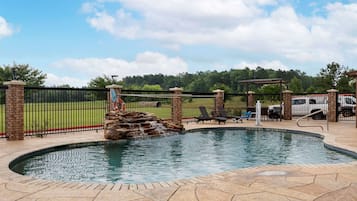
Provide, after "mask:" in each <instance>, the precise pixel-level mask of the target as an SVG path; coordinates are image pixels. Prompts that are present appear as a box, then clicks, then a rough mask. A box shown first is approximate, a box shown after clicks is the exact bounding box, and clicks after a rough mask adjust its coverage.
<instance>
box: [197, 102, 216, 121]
mask: <svg viewBox="0 0 357 201" xmlns="http://www.w3.org/2000/svg"><path fill="white" fill-rule="evenodd" d="M198 108H199V109H200V112H201V115H200V116H198V117H195V119H197V123H199V122H200V121H202V122H205V121H211V120H212V119H213V118H212V117H210V116H209V115H208V112H207V109H206V107H205V106H199V107H198Z"/></svg>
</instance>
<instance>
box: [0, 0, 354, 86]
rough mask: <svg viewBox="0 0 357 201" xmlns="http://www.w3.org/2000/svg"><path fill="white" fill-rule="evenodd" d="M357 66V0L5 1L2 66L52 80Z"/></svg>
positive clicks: (81, 82)
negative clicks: (18, 66) (24, 67)
mask: <svg viewBox="0 0 357 201" xmlns="http://www.w3.org/2000/svg"><path fill="white" fill-rule="evenodd" d="M332 61H336V62H339V63H340V64H342V65H345V66H348V67H349V68H353V69H356V62H357V0H345V1H341V0H340V1H330V0H324V1H322V0H318V1H308V0H290V1H289V0H195V1H192V0H190V1H188V0H181V1H174V0H61V1H49V0H33V1H28V0H0V64H1V65H4V64H12V63H13V62H16V63H25V64H30V65H31V66H32V67H34V68H37V69H40V70H42V71H43V72H44V73H46V74H47V77H48V79H47V80H46V85H48V86H54V85H61V84H70V85H72V86H77V87H81V86H85V85H86V84H87V83H88V82H89V81H90V79H93V78H95V77H97V76H102V75H109V76H110V75H114V74H115V75H119V77H120V78H122V77H124V76H128V75H143V74H154V73H163V74H178V73H181V72H197V71H206V70H218V71H221V70H229V69H232V68H233V69H240V68H245V67H249V68H256V67H257V66H261V67H264V68H273V69H283V70H288V69H299V70H301V71H304V72H306V73H307V74H310V75H316V74H317V73H318V72H319V71H320V69H321V68H324V67H325V66H326V64H327V63H330V62H332Z"/></svg>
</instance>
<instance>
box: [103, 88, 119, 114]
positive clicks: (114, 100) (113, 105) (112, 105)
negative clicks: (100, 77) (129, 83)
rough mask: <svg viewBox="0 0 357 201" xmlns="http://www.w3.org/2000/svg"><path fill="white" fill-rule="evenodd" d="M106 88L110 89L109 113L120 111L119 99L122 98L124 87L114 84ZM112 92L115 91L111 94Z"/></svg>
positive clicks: (108, 94)
mask: <svg viewBox="0 0 357 201" xmlns="http://www.w3.org/2000/svg"><path fill="white" fill-rule="evenodd" d="M105 88H107V89H109V91H108V93H107V97H108V106H107V108H108V112H109V111H113V110H117V109H120V108H118V107H119V103H118V98H120V94H121V89H122V88H123V86H121V85H116V84H112V85H108V86H105ZM112 90H114V92H113V93H112V92H111V91H112Z"/></svg>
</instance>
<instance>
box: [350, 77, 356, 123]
mask: <svg viewBox="0 0 357 201" xmlns="http://www.w3.org/2000/svg"><path fill="white" fill-rule="evenodd" d="M348 76H350V77H354V78H355V82H356V83H355V85H356V86H355V88H356V89H355V91H356V94H355V96H356V97H357V71H351V72H349V73H348ZM356 128H357V114H356Z"/></svg>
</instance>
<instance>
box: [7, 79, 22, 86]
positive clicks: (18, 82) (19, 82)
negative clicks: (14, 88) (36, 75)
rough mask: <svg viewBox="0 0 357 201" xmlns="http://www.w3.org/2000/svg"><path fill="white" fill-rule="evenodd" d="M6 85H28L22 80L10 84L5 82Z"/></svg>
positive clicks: (12, 81)
mask: <svg viewBox="0 0 357 201" xmlns="http://www.w3.org/2000/svg"><path fill="white" fill-rule="evenodd" d="M4 85H26V83H25V82H24V81H21V80H11V81H8V82H4Z"/></svg>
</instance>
